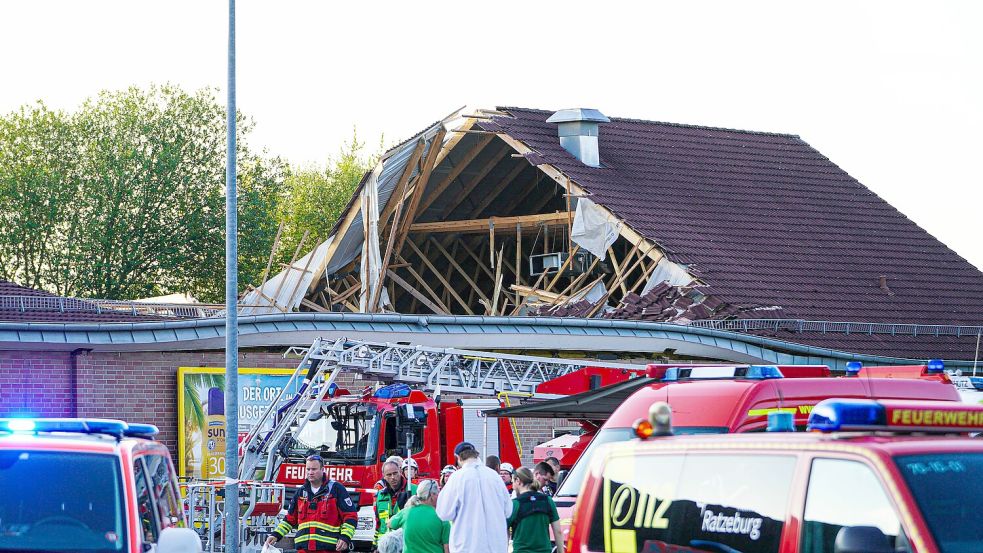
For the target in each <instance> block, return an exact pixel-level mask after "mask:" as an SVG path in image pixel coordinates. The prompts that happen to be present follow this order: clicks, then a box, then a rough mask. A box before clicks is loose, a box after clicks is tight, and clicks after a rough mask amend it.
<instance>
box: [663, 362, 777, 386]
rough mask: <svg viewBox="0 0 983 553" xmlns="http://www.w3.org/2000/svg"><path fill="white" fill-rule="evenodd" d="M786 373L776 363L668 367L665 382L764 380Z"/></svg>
mask: <svg viewBox="0 0 983 553" xmlns="http://www.w3.org/2000/svg"><path fill="white" fill-rule="evenodd" d="M784 376H785V375H783V374H782V371H781V370H779V368H778V367H776V366H775V365H730V366H716V367H715V366H707V367H671V368H668V369H666V373H665V376H663V377H662V380H663V382H675V381H678V380H735V379H751V380H764V379H768V378H784Z"/></svg>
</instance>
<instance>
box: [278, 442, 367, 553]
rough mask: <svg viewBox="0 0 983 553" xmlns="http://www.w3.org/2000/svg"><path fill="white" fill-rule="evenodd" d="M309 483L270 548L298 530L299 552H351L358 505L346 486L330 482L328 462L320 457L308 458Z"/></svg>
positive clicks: (280, 526)
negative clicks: (325, 470)
mask: <svg viewBox="0 0 983 553" xmlns="http://www.w3.org/2000/svg"><path fill="white" fill-rule="evenodd" d="M306 472H307V480H305V481H304V485H303V486H301V487H300V488H298V489H297V492H296V493H295V494H294V500H293V502H292V503H291V504H290V508H289V509H288V510H287V516H286V518H285V519H284V520H283V521H282V522H281V523H280V525H279V526H277V528H276V530H275V531H274V532H273V535H272V536H270V537H269V538H267V540H266V543H267V545H273V544H275V543H276V542H278V541H280V540H282V539H283V537H284V536H286V535H287V534H288V533H289V532H290V530H291V529H292V528H297V535H296V536H294V545H295V546H296V547H297V552H298V553H307V552H309V551H351V550H352V536H353V535H355V523H356V522H357V521H358V515H357V514H356V513H357V512H358V505H355V502H353V501H352V499H351V497H349V495H348V490H346V489H345V487H344V486H342V485H341V484H339V483H338V482H335V481H334V480H328V479H327V478H326V477H325V474H324V461H323V460H322V459H321V458H320V457H319V456H317V455H311V456H310V457H308V458H307V470H306Z"/></svg>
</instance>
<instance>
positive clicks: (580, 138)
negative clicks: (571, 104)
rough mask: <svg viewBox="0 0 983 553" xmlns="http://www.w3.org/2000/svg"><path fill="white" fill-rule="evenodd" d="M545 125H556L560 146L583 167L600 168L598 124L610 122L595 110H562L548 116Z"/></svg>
mask: <svg viewBox="0 0 983 553" xmlns="http://www.w3.org/2000/svg"><path fill="white" fill-rule="evenodd" d="M546 122H547V123H556V127H557V134H558V135H559V136H560V146H563V149H564V150H566V151H568V152H570V153H571V154H573V156H574V157H576V158H577V159H579V160H580V161H581V162H582V163H583V164H584V165H590V166H591V167H600V166H601V157H600V154H599V152H598V149H597V135H598V124H599V123H610V122H611V120H610V119H608V118H607V117H605V116H604V114H603V113H601V112H599V111H597V110H596V109H583V108H577V109H563V110H560V111H558V112H556V113H554V114H553V115H551V116H550V118H549V119H547V120H546Z"/></svg>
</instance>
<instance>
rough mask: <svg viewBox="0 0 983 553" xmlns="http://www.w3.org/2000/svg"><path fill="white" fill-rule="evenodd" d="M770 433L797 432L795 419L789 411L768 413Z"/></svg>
mask: <svg viewBox="0 0 983 553" xmlns="http://www.w3.org/2000/svg"><path fill="white" fill-rule="evenodd" d="M767 430H768V432H795V419H794V416H793V415H792V413H790V412H789V411H773V412H771V413H768V429H767Z"/></svg>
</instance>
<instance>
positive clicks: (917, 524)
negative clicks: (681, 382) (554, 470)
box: [567, 399, 983, 553]
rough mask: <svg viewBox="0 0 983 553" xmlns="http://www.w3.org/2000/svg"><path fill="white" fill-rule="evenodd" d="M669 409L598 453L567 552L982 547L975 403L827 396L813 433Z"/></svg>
mask: <svg viewBox="0 0 983 553" xmlns="http://www.w3.org/2000/svg"><path fill="white" fill-rule="evenodd" d="M672 411H675V409H670V408H669V406H668V405H667V404H665V403H662V402H659V403H656V404H653V405H652V406H651V414H652V417H651V418H650V419H649V420H648V421H640V422H639V424H638V425H637V426H636V427H637V428H638V430H639V433H638V434H639V436H654V435H660V434H661V435H666V434H669V436H666V437H649V438H647V439H646V438H642V439H638V440H631V441H627V442H621V443H616V444H608V445H606V446H605V447H604V448H602V450H601V451H598V453H597V454H596V455H595V456H594V458H593V459H592V462H591V467H590V469H589V470H588V471H587V477H586V479H585V482H584V486H583V488H582V496H581V501H580V502H579V504H578V505H577V510H576V513H575V514H574V520H573V525H572V529H571V531H570V534H569V539H568V541H567V548H568V550H569V551H574V552H582V551H608V552H613V553H621V552H628V551H631V552H636V551H647V552H649V551H650V552H670V551H672V552H700V553H709V552H734V551H741V552H746V553H959V552H969V551H983V524H980V522H979V513H980V512H981V510H983V479H981V478H980V476H979V475H980V474H983V440H980V439H978V438H972V437H970V435H971V434H972V433H977V432H981V431H983V406H979V405H967V404H964V403H960V402H953V401H930V400H927V401H926V400H921V401H920V400H870V399H866V400H862V399H829V400H824V401H822V402H820V403H818V404H817V405H816V406H815V407H814V408H813V409H812V410H811V413H810V415H809V420H808V429H809V430H811V432H788V431H786V432H774V433H773V432H769V433H762V434H744V435H727V436H722V435H717V436H709V435H701V436H671V434H672V428H671V418H672V415H670V413H671V412H672ZM782 416H786V417H787V415H786V414H785V413H774V414H773V415H772V417H774V418H779V417H782ZM790 423H791V421H786V423H785V424H779V425H775V427H776V428H781V427H785V428H786V429H788V428H791V424H790Z"/></svg>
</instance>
